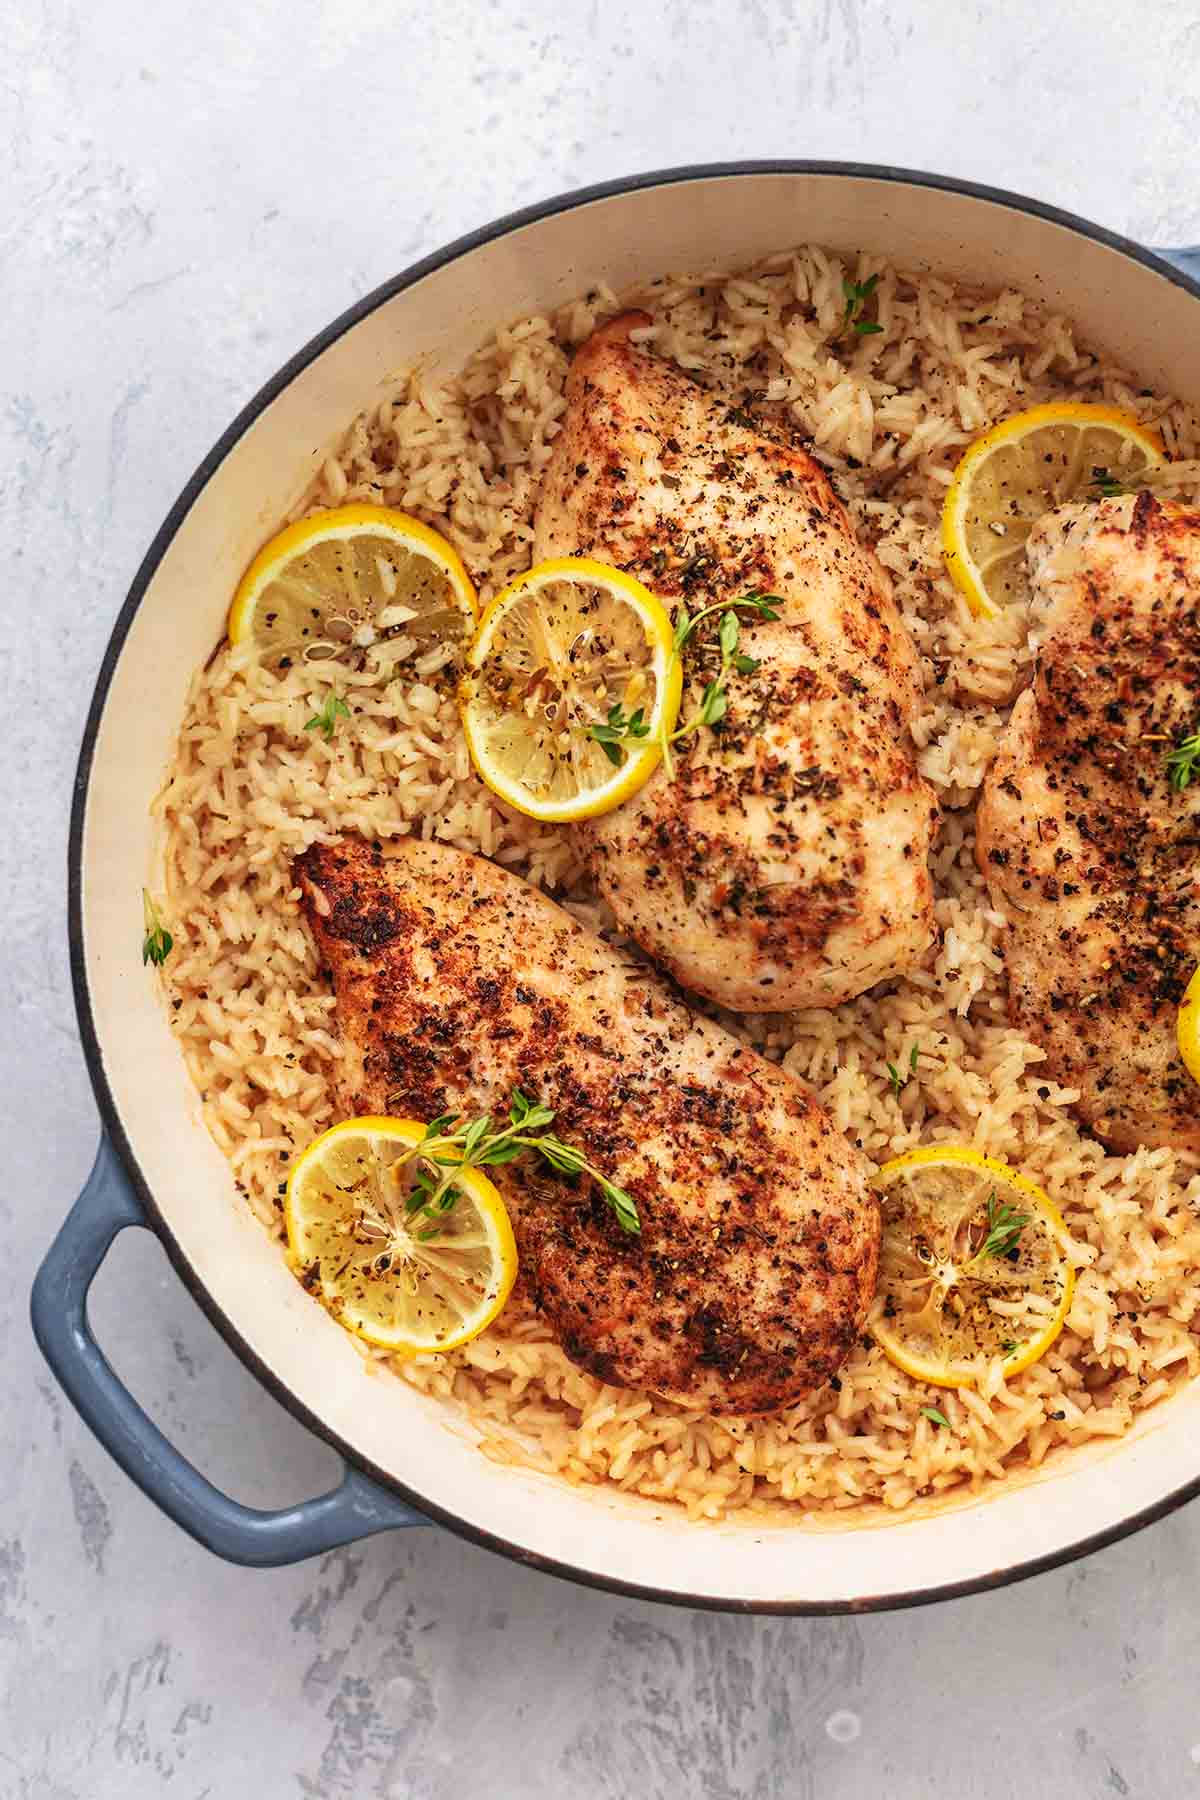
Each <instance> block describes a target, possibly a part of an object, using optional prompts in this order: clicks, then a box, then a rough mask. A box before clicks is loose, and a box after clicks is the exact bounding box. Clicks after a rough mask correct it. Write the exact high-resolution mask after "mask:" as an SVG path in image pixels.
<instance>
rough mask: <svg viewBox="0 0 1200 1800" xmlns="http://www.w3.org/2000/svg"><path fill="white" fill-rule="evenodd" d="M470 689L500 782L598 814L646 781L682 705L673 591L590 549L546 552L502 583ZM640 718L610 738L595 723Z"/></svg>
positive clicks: (535, 809) (552, 804) (474, 655)
mask: <svg viewBox="0 0 1200 1800" xmlns="http://www.w3.org/2000/svg"><path fill="white" fill-rule="evenodd" d="M467 661H468V672H467V675H466V677H465V678H464V681H463V685H462V694H461V706H462V717H463V728H464V730H465V732H466V737H467V744H468V747H469V749H470V752H471V759H472V761H473V762H474V764H475V768H476V770H477V771H478V773H479V775H480V777H481V778H482V779H483V781H485V782H486V783H487V785H488V787H490V788H491V789H492V791H493V792H494V793H496V794H498V795H499V796H500V798H501V799H503V800H506V801H507V802H508V803H509V805H511V806H514V807H516V808H517V809H518V811H520V812H523V813H527V814H528V815H529V816H530V817H532V818H536V819H545V820H559V821H563V820H570V819H586V818H592V817H594V816H595V815H596V814H598V813H604V812H608V811H610V810H611V809H612V808H613V807H614V806H619V805H620V804H621V802H622V801H623V800H626V799H628V798H629V796H630V795H631V794H633V793H635V792H636V791H637V789H638V788H639V787H641V786H642V784H643V782H645V781H646V780H647V779H648V777H649V776H650V774H651V772H652V771H653V769H654V767H655V765H656V764H657V763H658V761H659V757H660V755H661V748H660V741H661V737H662V736H663V735H664V734H665V733H669V732H670V731H671V730H672V728H673V727H674V724H675V720H676V717H677V715H678V712H679V696H680V688H681V682H682V674H681V670H680V665H679V659H678V657H676V656H675V655H674V652H673V630H672V626H671V621H670V619H669V617H668V616H667V613H666V610H665V608H664V607H663V606H662V604H661V602H660V601H658V600H657V599H655V597H654V595H653V594H651V593H650V592H649V590H648V589H647V588H645V587H643V586H642V584H641V582H639V581H635V580H634V578H633V577H632V576H630V575H626V574H625V573H624V572H623V571H621V570H619V569H614V568H610V567H609V566H608V565H607V564H605V563H599V562H593V561H591V560H590V559H588V558H584V557H563V558H556V559H554V560H552V561H549V562H544V563H539V564H538V566H537V567H536V568H534V569H531V570H530V571H529V573H528V574H527V575H522V576H520V577H518V579H517V580H516V581H514V582H512V583H511V584H510V585H509V586H508V587H507V588H505V590H504V592H503V593H501V594H499V595H497V597H496V599H495V600H493V602H492V604H491V605H490V606H489V607H488V609H487V611H486V612H485V614H484V616H483V619H482V620H481V622H480V626H479V630H478V632H477V633H476V636H475V639H474V642H473V643H472V645H471V649H470V652H469V655H468V659H467ZM618 717H619V718H620V719H622V720H623V721H625V722H627V723H630V724H633V725H634V726H635V727H636V730H635V731H634V732H633V733H630V734H627V735H625V736H623V737H622V738H621V739H620V741H619V742H616V743H613V742H612V741H611V739H610V742H609V743H608V744H607V745H606V744H604V743H601V742H599V741H598V740H597V739H596V738H595V737H594V736H593V735H592V728H593V727H596V726H599V727H611V725H612V721H613V720H614V718H618Z"/></svg>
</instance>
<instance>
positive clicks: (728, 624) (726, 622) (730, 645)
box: [717, 606, 742, 658]
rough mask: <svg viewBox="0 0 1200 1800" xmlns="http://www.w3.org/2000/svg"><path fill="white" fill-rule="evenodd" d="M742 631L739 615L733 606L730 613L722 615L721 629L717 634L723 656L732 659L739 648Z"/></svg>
mask: <svg viewBox="0 0 1200 1800" xmlns="http://www.w3.org/2000/svg"><path fill="white" fill-rule="evenodd" d="M741 629H742V628H741V625H740V624H739V622H738V616H737V613H736V612H735V611H734V610H733V608H732V606H731V607H730V608H729V611H728V612H723V613H722V614H721V627H720V630H719V631H718V633H717V638H718V641H719V643H720V645H721V655H722V656H726V657H729V658H732V656H733V653H734V651H735V650H736V649H737V647H738V637H739V635H740V633H741Z"/></svg>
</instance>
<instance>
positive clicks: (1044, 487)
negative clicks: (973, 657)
mask: <svg viewBox="0 0 1200 1800" xmlns="http://www.w3.org/2000/svg"><path fill="white" fill-rule="evenodd" d="M1162 460H1163V447H1162V443H1161V440H1160V439H1159V438H1158V437H1157V436H1156V434H1155V433H1154V432H1152V431H1150V430H1148V428H1147V427H1146V426H1145V425H1142V424H1141V423H1139V421H1138V420H1137V419H1135V418H1134V417H1133V415H1132V413H1126V412H1122V411H1121V410H1120V409H1119V408H1118V407H1115V406H1093V405H1086V404H1084V403H1082V402H1074V401H1064V402H1053V403H1051V404H1050V405H1047V406H1035V407H1032V408H1031V409H1030V410H1029V411H1028V412H1023V413H1017V414H1016V415H1015V417H1013V418H1011V419H1004V420H1003V421H1002V422H1001V423H1000V424H999V425H995V426H993V427H992V429H991V431H988V432H985V434H984V435H983V437H981V438H978V439H977V440H976V441H975V443H973V444H972V445H971V447H970V448H969V449H968V450H967V452H966V454H965V455H964V456H963V458H962V460H961V462H960V463H959V465H958V467H957V469H956V470H955V471H954V479H953V481H952V482H951V484H950V490H949V492H948V493H947V495H946V502H945V505H944V507H943V509H942V550H943V554H944V555H945V559H946V567H947V570H948V572H949V574H950V577H951V579H952V581H953V582H954V584H955V586H956V587H957V588H958V589H959V591H960V593H962V594H963V595H964V596H965V597H966V599H967V601H968V603H969V605H970V607H971V609H972V611H973V612H976V613H979V614H983V615H994V614H995V613H997V612H999V611H1000V610H1001V608H1003V607H1004V606H1007V605H1009V604H1010V603H1011V602H1012V601H1013V600H1015V599H1019V598H1021V597H1023V595H1024V594H1025V591H1026V586H1025V558H1024V550H1025V542H1026V539H1027V538H1028V536H1029V533H1030V532H1031V531H1032V529H1033V527H1034V526H1035V525H1036V524H1037V521H1038V520H1039V519H1040V518H1042V517H1043V516H1044V515H1045V514H1046V513H1048V512H1051V511H1053V509H1054V508H1055V507H1056V506H1062V505H1063V504H1064V503H1065V502H1066V501H1068V500H1082V499H1098V498H1100V497H1101V496H1103V495H1104V494H1106V493H1112V492H1120V491H1122V490H1124V489H1125V488H1127V487H1129V486H1136V485H1137V482H1138V479H1139V477H1141V476H1142V475H1144V474H1145V472H1146V470H1147V469H1151V468H1154V467H1156V466H1157V465H1158V464H1159V463H1161V462H1162Z"/></svg>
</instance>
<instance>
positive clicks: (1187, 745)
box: [1167, 731, 1200, 794]
mask: <svg viewBox="0 0 1200 1800" xmlns="http://www.w3.org/2000/svg"><path fill="white" fill-rule="evenodd" d="M1198 763H1200V731H1195V732H1193V733H1192V735H1191V737H1185V738H1183V739H1181V741H1180V742H1179V743H1178V744H1176V746H1175V748H1174V750H1172V751H1171V752H1170V753H1169V754H1168V756H1167V773H1168V775H1169V777H1170V782H1171V786H1172V787H1173V788H1174V790H1175V792H1176V793H1177V794H1182V792H1183V790H1184V788H1185V787H1190V786H1191V784H1192V777H1193V776H1194V775H1195V773H1196V765H1197V764H1198Z"/></svg>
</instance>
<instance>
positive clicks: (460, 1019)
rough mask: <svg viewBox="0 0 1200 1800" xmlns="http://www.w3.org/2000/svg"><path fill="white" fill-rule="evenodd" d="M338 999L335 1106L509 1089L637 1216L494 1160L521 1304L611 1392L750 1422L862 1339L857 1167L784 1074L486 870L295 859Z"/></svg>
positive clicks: (464, 863)
mask: <svg viewBox="0 0 1200 1800" xmlns="http://www.w3.org/2000/svg"><path fill="white" fill-rule="evenodd" d="M297 870H298V875H299V879H300V882H301V885H302V888H303V893H304V906H305V912H306V915H307V918H308V921H309V924H310V926H311V928H312V931H313V935H314V937H315V939H316V943H317V946H318V949H319V952H320V955H321V957H322V960H323V962H324V963H325V964H326V965H327V966H328V968H329V970H330V972H331V975H332V978H333V983H334V987H335V990H336V993H337V1001H338V1017H339V1021H340V1026H341V1033H342V1042H343V1061H342V1066H341V1077H340V1081H339V1098H340V1101H341V1104H342V1107H343V1108H344V1110H345V1111H346V1112H347V1113H371V1112H379V1113H383V1112H389V1113H393V1114H408V1115H410V1116H412V1117H414V1118H418V1119H431V1118H434V1117H435V1116H436V1115H439V1114H441V1113H443V1112H447V1111H451V1112H465V1113H468V1114H477V1113H480V1112H484V1111H488V1110H490V1111H492V1112H493V1113H496V1114H501V1115H504V1114H506V1113H507V1108H508V1103H509V1096H510V1094H511V1092H512V1090H513V1088H514V1087H517V1086H519V1087H521V1088H522V1090H523V1091H524V1092H525V1093H527V1094H528V1095H530V1096H531V1097H532V1096H536V1097H537V1098H538V1099H540V1100H541V1101H543V1102H544V1103H545V1104H546V1105H548V1106H551V1107H554V1108H555V1109H556V1113H557V1117H556V1120H555V1126H554V1129H555V1131H556V1133H557V1134H558V1135H559V1136H560V1137H561V1138H563V1139H564V1140H565V1141H566V1142H568V1143H570V1144H572V1145H574V1146H576V1147H578V1148H579V1149H581V1150H583V1151H584V1152H585V1154H586V1155H587V1157H588V1159H589V1161H590V1162H591V1163H592V1164H593V1165H594V1166H595V1167H596V1168H598V1169H601V1170H603V1172H604V1173H605V1174H606V1175H608V1176H609V1177H610V1178H611V1179H612V1180H614V1181H616V1182H618V1183H619V1184H620V1185H621V1186H622V1187H624V1188H625V1189H626V1190H627V1191H628V1192H629V1193H630V1194H631V1195H632V1196H633V1197H634V1199H635V1200H636V1202H637V1206H638V1209H639V1212H640V1215H641V1232H640V1234H639V1235H637V1236H631V1235H629V1234H628V1233H626V1232H625V1231H623V1230H622V1228H621V1227H620V1225H619V1224H618V1223H617V1221H616V1219H615V1218H614V1217H613V1215H612V1213H611V1212H610V1211H609V1209H608V1207H607V1205H606V1204H605V1203H604V1202H603V1200H602V1198H601V1196H600V1195H599V1194H598V1193H597V1192H596V1191H595V1190H594V1187H593V1184H592V1183H591V1182H590V1181H587V1182H586V1183H585V1184H584V1185H571V1184H570V1183H568V1182H566V1181H564V1180H563V1179H561V1178H558V1177H554V1176H551V1175H550V1174H548V1173H539V1171H538V1169H536V1168H535V1167H533V1166H532V1165H533V1162H534V1159H533V1158H532V1157H528V1158H525V1159H523V1160H522V1162H521V1163H519V1164H517V1165H515V1166H514V1167H512V1168H498V1169H491V1170H489V1171H488V1172H489V1174H491V1175H492V1176H493V1178H494V1179H495V1181H496V1182H497V1184H498V1185H499V1186H500V1187H501V1189H502V1191H503V1193H504V1197H505V1200H506V1201H507V1203H508V1205H509V1208H510V1210H511V1213H512V1219H513V1227H514V1230H515V1233H516V1238H517V1245H518V1250H519V1253H520V1259H521V1270H522V1275H523V1278H524V1280H525V1282H526V1284H527V1287H528V1291H529V1293H530V1294H531V1296H532V1298H533V1301H534V1303H535V1305H536V1306H537V1307H538V1308H539V1309H540V1310H541V1311H542V1312H543V1313H544V1315H545V1317H546V1319H547V1320H548V1322H549V1323H550V1325H551V1327H552V1328H553V1330H554V1332H555V1334H556V1336H557V1337H558V1340H559V1342H560V1343H561V1344H562V1346H563V1349H564V1350H565V1351H566V1353H567V1355H568V1356H569V1357H571V1358H572V1360H573V1361H575V1362H577V1363H579V1364H580V1366H581V1367H583V1368H585V1369H588V1370H589V1371H590V1372H591V1373H592V1374H594V1375H597V1376H599V1377H600V1378H601V1379H602V1380H604V1381H610V1382H614V1383H616V1384H617V1385H619V1386H623V1387H638V1388H648V1389H652V1390H654V1391H656V1392H658V1393H661V1394H665V1395H666V1396H668V1397H669V1398H670V1399H674V1400H678V1401H679V1402H681V1403H682V1404H684V1405H687V1406H695V1407H702V1408H704V1409H706V1410H708V1411H713V1412H740V1413H754V1412H765V1411H768V1410H770V1409H771V1408H774V1407H779V1406H784V1405H786V1404H787V1403H788V1402H789V1401H793V1400H796V1399H798V1398H799V1397H800V1396H801V1395H803V1394H806V1393H808V1392H809V1391H810V1390H811V1389H813V1388H815V1387H818V1386H820V1385H821V1383H823V1382H825V1381H827V1380H828V1379H829V1377H830V1376H831V1375H832V1374H834V1373H835V1371H836V1370H837V1368H838V1365H839V1364H840V1363H841V1361H842V1359H843V1358H844V1356H845V1355H846V1352H847V1351H848V1349H849V1348H850V1346H851V1344H852V1343H853V1342H854V1339H855V1336H856V1334H857V1333H858V1331H859V1330H860V1329H861V1326H862V1323H863V1318H864V1315H865V1312H866V1308H867V1303H868V1300H869V1298H870V1295H871V1293H872V1290H873V1287H874V1282H875V1264H876V1256H877V1252H878V1246H879V1213H878V1207H877V1204H876V1201H875V1198H874V1195H873V1192H872V1189H871V1187H870V1185H869V1176H870V1167H869V1165H868V1164H867V1162H866V1161H865V1159H864V1158H863V1157H862V1156H860V1155H859V1154H858V1152H857V1151H855V1150H854V1149H852V1148H851V1146H850V1145H849V1144H848V1143H847V1142H846V1140H845V1138H844V1137H843V1136H842V1135H841V1133H840V1132H839V1131H837V1130H836V1129H835V1127H834V1125H833V1123H832V1121H831V1120H830V1118H829V1116H828V1115H827V1114H826V1112H825V1111H824V1109H823V1108H822V1107H821V1106H819V1105H818V1104H817V1102H816V1101H815V1100H814V1099H813V1098H812V1097H811V1096H810V1095H809V1094H808V1092H807V1091H806V1090H805V1089H804V1088H803V1087H802V1086H801V1085H800V1084H799V1083H798V1082H796V1081H794V1080H792V1079H791V1078H790V1077H789V1076H787V1075H785V1074H784V1073H783V1071H782V1070H781V1069H779V1068H777V1067H776V1066H775V1065H774V1064H773V1063H770V1062H767V1061H766V1060H765V1059H764V1058H762V1057H760V1056H757V1055H755V1054H754V1052H753V1051H751V1050H747V1049H745V1048H744V1047H743V1046H742V1045H741V1044H739V1043H738V1042H737V1040H736V1039H735V1038H733V1037H731V1036H730V1035H729V1033H728V1032H726V1031H724V1030H722V1029H721V1027H720V1026H718V1025H715V1024H713V1023H711V1022H710V1021H709V1020H707V1019H703V1018H697V1017H696V1016H695V1015H694V1014H693V1013H691V1012H689V1010H688V1009H687V1007H686V1006H684V1005H683V1004H682V1003H681V1002H680V1000H679V999H678V998H676V996H675V995H674V994H673V993H672V992H671V991H670V989H669V988H668V987H667V986H666V985H665V984H664V983H663V982H662V981H661V980H660V979H659V978H658V977H657V976H655V975H653V974H652V973H650V972H648V971H647V970H645V969H643V968H641V967H638V966H633V965H631V964H630V963H629V962H628V961H626V960H624V959H622V958H621V957H620V956H619V955H618V954H617V952H616V951H615V950H613V949H612V948H610V946H609V945H607V944H605V943H604V942H603V941H602V940H601V939H600V938H597V937H595V936H593V935H592V934H591V933H590V932H588V931H585V930H584V928H583V927H582V926H581V925H579V924H578V923H577V922H576V921H575V920H574V919H573V918H572V917H571V916H570V914H569V913H567V912H564V911H563V909H562V908H561V907H559V906H556V905H555V904H554V902H553V901H551V900H548V899H546V898H545V896H544V895H542V894H540V893H538V892H537V891H536V890H535V889H534V888H531V887H529V886H528V885H527V884H526V883H524V882H522V881H519V880H518V879H517V878H516V877H515V876H513V875H510V874H507V873H506V872H505V871H504V870H502V869H499V868H497V867H496V866H495V865H494V864H492V863H488V862H484V861H482V860H481V859H479V858H477V857H473V856H468V855H466V854H464V853H463V852H462V851H460V850H453V849H450V848H448V847H447V846H445V845H440V844H426V843H420V842H417V841H415V840H412V839H409V840H406V841H404V842H403V843H401V844H400V845H399V846H398V847H397V850H396V853H395V854H394V855H388V856H386V857H385V856H384V855H383V854H381V852H380V851H378V850H377V849H373V848H370V847H368V846H367V845H366V844H364V843H362V842H359V841H350V842H347V843H343V844H340V845H338V846H336V847H334V848H326V847H324V846H317V847H314V848H313V849H311V850H309V851H308V852H307V853H306V854H305V855H304V856H302V857H301V858H300V859H299V862H298V864H297Z"/></svg>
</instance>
